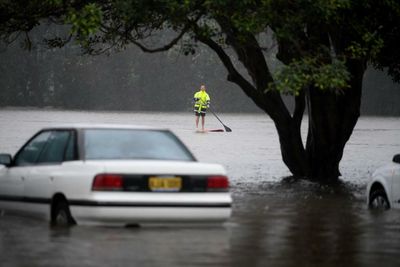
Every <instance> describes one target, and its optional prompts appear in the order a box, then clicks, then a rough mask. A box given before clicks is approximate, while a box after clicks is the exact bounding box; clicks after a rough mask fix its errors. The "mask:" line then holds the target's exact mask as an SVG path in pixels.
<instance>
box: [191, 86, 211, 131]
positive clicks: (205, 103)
mask: <svg viewBox="0 0 400 267" xmlns="http://www.w3.org/2000/svg"><path fill="white" fill-rule="evenodd" d="M209 107H210V96H209V95H208V94H207V92H206V86H205V85H204V84H203V85H201V86H200V91H198V92H196V93H195V94H194V114H195V115H196V128H199V117H201V130H202V131H204V124H205V116H206V112H207V108H209Z"/></svg>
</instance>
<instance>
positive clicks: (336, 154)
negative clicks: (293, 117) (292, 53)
mask: <svg viewBox="0 0 400 267" xmlns="http://www.w3.org/2000/svg"><path fill="white" fill-rule="evenodd" d="M347 67H348V70H349V72H350V73H351V81H350V88H346V89H343V92H339V93H335V92H331V91H322V90H319V89H316V88H310V89H309V90H308V92H307V103H308V105H307V107H308V114H309V129H308V136H307V144H306V154H307V165H308V167H307V168H308V176H309V177H310V178H311V179H314V180H318V181H321V182H335V181H337V179H338V177H339V176H340V175H341V174H340V171H339V162H340V160H341V159H342V156H343V150H344V147H345V144H346V142H347V141H348V140H349V138H350V136H351V134H352V132H353V129H354V127H355V125H356V123H357V120H358V117H359V116H360V103H361V89H362V79H363V74H364V72H365V68H366V66H365V64H364V63H363V62H360V61H351V62H349V63H348V64H347Z"/></svg>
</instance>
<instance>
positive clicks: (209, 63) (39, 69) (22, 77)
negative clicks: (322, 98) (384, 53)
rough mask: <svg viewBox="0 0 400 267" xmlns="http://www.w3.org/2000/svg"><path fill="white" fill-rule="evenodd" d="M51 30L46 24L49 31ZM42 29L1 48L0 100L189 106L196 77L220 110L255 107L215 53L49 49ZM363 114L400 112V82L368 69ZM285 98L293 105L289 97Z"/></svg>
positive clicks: (88, 106) (106, 106) (96, 106)
mask: <svg viewBox="0 0 400 267" xmlns="http://www.w3.org/2000/svg"><path fill="white" fill-rule="evenodd" d="M47 31H48V30H47ZM46 34H47V32H46V30H44V29H43V28H38V29H35V31H34V33H33V34H32V36H33V37H32V43H33V44H34V45H33V47H32V48H31V50H30V51H29V50H27V49H24V48H23V47H22V45H23V43H21V42H19V43H18V42H17V43H14V44H13V45H11V46H9V47H3V48H2V49H1V50H0V60H1V64H0V88H1V90H0V105H1V106H2V107H4V106H20V107H54V108H61V109H83V110H132V111H190V110H191V108H192V95H193V93H194V91H195V90H197V89H198V87H199V86H200V84H201V83H205V84H206V86H207V87H208V88H209V92H210V94H211V97H212V103H213V106H214V108H215V109H216V110H218V111H222V112H259V109H258V108H257V107H256V106H255V105H254V104H253V102H252V101H251V100H250V99H249V98H248V97H247V96H245V95H244V93H243V92H242V91H241V90H240V89H239V88H238V87H237V86H235V85H234V84H231V83H227V82H226V79H225V77H226V70H225V69H224V68H223V67H222V66H221V65H220V64H219V62H218V60H219V59H217V58H216V56H215V54H214V53H212V52H211V51H209V50H208V49H207V48H206V47H202V48H201V49H199V50H198V53H197V54H195V55H191V54H189V55H187V56H184V55H182V54H181V53H179V51H177V50H176V49H175V50H170V51H168V52H165V53H156V54H151V55H149V54H145V53H143V52H141V51H140V50H139V49H138V48H136V47H134V46H132V47H131V48H129V49H127V50H125V51H122V52H120V53H113V54H111V55H99V56H97V57H92V56H87V55H82V53H81V50H80V47H79V46H77V45H74V44H73V43H70V44H68V45H67V46H65V47H63V48H53V49H48V48H47V47H45V46H44V44H43V43H42V38H43V36H46ZM364 87H365V89H364V95H363V101H362V106H361V111H362V114H364V115H389V116H395V115H400V86H399V85H398V84H394V83H393V82H392V81H391V80H390V78H389V77H388V76H387V75H386V74H385V73H383V72H380V71H376V70H373V69H372V68H370V69H369V70H368V71H367V72H366V75H365V78H364ZM285 100H286V103H287V105H289V106H292V103H291V99H290V98H286V99H285Z"/></svg>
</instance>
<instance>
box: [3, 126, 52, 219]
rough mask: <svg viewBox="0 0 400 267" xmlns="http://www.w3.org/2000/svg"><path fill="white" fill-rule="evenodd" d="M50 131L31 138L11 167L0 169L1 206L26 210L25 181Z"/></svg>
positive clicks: (5, 208)
mask: <svg viewBox="0 0 400 267" xmlns="http://www.w3.org/2000/svg"><path fill="white" fill-rule="evenodd" d="M49 136H50V132H48V131H43V132H39V133H38V134H36V135H35V136H34V137H33V138H31V139H30V140H29V141H28V142H27V143H26V144H25V145H24V146H23V147H22V148H21V149H20V150H19V151H18V152H17V154H16V155H15V157H14V159H13V163H12V165H11V166H9V167H3V168H2V169H1V170H0V207H1V208H2V209H4V210H9V211H26V210H27V207H26V205H25V200H26V199H25V196H24V182H25V180H26V178H27V177H28V176H29V173H30V171H31V169H32V167H34V166H35V164H36V161H37V159H38V158H39V155H40V153H41V152H42V150H43V148H44V146H45V144H46V142H47V139H48V137H49Z"/></svg>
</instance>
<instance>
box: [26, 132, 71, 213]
mask: <svg viewBox="0 0 400 267" xmlns="http://www.w3.org/2000/svg"><path fill="white" fill-rule="evenodd" d="M73 137H74V135H73V134H72V131H71V130H54V131H52V132H51V134H50V136H49V138H48V140H47V143H46V146H45V147H44V148H43V150H42V152H41V153H40V155H39V158H38V160H37V162H36V165H35V167H34V168H31V170H30V172H29V174H28V176H27V178H26V179H25V180H24V195H25V197H26V199H27V201H28V203H29V205H30V206H31V211H33V212H35V213H36V214H37V215H39V216H46V217H47V216H49V212H50V207H49V205H50V203H51V198H52V197H53V195H54V193H55V192H54V185H53V182H54V177H55V176H56V175H57V176H58V177H59V176H60V175H62V172H63V164H62V163H63V162H64V160H71V159H73V158H74V151H73V150H72V149H71V148H73V147H74V146H73V145H70V146H68V144H73V143H74V141H73V139H74V138H73Z"/></svg>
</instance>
